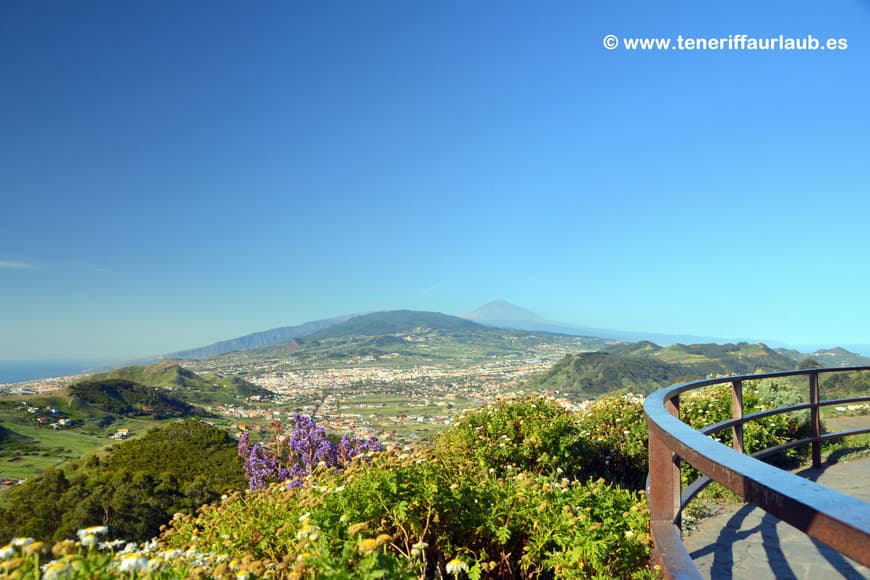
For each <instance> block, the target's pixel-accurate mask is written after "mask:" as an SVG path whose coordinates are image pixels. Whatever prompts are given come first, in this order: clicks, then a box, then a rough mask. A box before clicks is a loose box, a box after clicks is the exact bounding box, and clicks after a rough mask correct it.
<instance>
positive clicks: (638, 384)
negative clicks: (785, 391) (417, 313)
mask: <svg viewBox="0 0 870 580" xmlns="http://www.w3.org/2000/svg"><path fill="white" fill-rule="evenodd" d="M796 366H797V365H796V362H795V361H794V360H793V359H791V358H789V357H787V356H785V355H783V354H782V353H780V352H777V351H775V350H773V349H771V348H769V347H767V346H766V345H764V344H749V343H744V342H741V343H737V344H692V345H685V344H675V345H671V346H668V347H661V346H658V345H656V344H653V343H651V342H647V341H643V342H636V343H628V344H616V345H612V346H608V347H606V348H604V349H603V350H602V352H597V353H581V354H574V355H567V356H565V357H564V358H563V359H562V360H561V361H559V362H558V363H557V364H556V365H555V366H553V368H551V369H550V370H549V371H548V372H546V373H545V374H543V375H541V376H539V377H536V378H535V379H533V380H532V381H530V382H529V386H530V387H532V388H534V389H547V390H558V391H562V392H566V393H576V394H583V395H585V396H589V397H592V396H596V395H599V394H601V393H607V392H610V391H617V390H622V391H633V392H642V393H648V392H651V391H653V390H655V389H659V388H662V387H665V386H667V385H668V384H671V383H676V382H680V381H683V380H691V379H700V378H703V377H705V376H707V375H711V374H716V375H722V374H730V373H736V374H752V373H756V372H764V371H785V370H792V369H794V368H795V367H796Z"/></svg>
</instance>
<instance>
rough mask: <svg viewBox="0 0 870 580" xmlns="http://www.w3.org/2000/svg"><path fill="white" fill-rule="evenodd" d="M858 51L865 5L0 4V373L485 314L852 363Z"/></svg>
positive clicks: (862, 143) (849, 1) (864, 278)
mask: <svg viewBox="0 0 870 580" xmlns="http://www.w3.org/2000/svg"><path fill="white" fill-rule="evenodd" d="M810 35H811V37H812V38H813V39H814V40H815V39H820V41H821V43H822V46H823V48H822V49H819V50H809V49H804V50H785V49H783V50H744V49H742V48H740V46H741V45H742V44H745V42H744V41H745V40H746V38H751V39H755V38H779V37H781V36H782V37H790V38H791V37H794V38H802V39H807V38H809V37H810ZM654 37H655V38H662V39H667V40H668V41H669V42H670V41H673V42H674V43H676V42H677V40H678V39H680V42H681V43H683V44H685V42H684V40H685V38H688V39H690V40H691V42H690V43H689V44H690V45H691V46H697V45H699V44H700V41H701V40H703V43H704V45H705V46H706V45H707V44H709V43H708V40H710V41H714V42H713V44H715V45H716V46H717V48H713V49H709V50H708V49H706V48H705V49H703V50H694V49H688V50H684V49H683V48H684V47H683V44H681V45H680V46H677V45H676V44H675V45H673V46H670V47H669V49H667V50H632V49H631V48H630V47H629V43H630V42H633V39H638V38H654ZM868 38H870V5H868V4H867V3H866V2H862V1H860V0H846V1H844V2H841V3H838V4H836V5H827V4H819V3H817V2H811V1H809V0H800V1H797V2H792V1H788V2H787V1H785V0H775V1H773V2H765V3H762V4H759V3H757V2H751V1H750V0H738V1H736V2H731V3H728V4H716V5H703V4H698V3H689V2H679V3H672V4H669V5H660V4H650V3H644V2H637V1H625V0H617V1H615V2H610V3H606V4H600V3H599V4H595V5H591V6H590V5H582V4H578V3H575V2H556V3H553V4H548V5H547V6H546V7H542V6H539V5H533V4H530V3H529V4H524V3H510V4H505V3H495V2H480V3H474V4H468V3H463V2H451V1H448V2H439V3H435V4H418V3H403V2H396V1H389V0H387V1H383V2H376V3H365V4H351V5H332V4H321V3H314V4H308V3H277V2H274V3H273V2H266V3H257V4H254V5H246V4H239V3H234V2H226V1H216V2H210V3H208V4H207V5H206V4H196V3H174V2H168V1H165V0H161V1H157V2H151V3H147V4H143V3H139V2H124V1H122V2H115V1H112V2H109V1H107V0H97V1H95V2H90V3H87V4H79V3H75V4H74V3H48V2H42V1H35V2H12V3H3V4H2V5H0V51H2V54H4V55H6V56H7V58H5V59H0V75H2V78H3V79H4V91H3V93H2V95H0V104H2V106H0V126H3V127H4V131H2V132H0V191H2V192H3V193H2V202H3V203H2V208H3V209H2V211H0V359H6V360H24V359H29V360H33V359H39V360H45V359H57V358H73V359H78V358H89V359H90V358H96V359H115V360H117V359H122V358H123V359H130V358H137V357H148V356H153V355H157V354H163V353H167V352H174V351H178V350H182V349H188V348H194V347H198V346H203V345H206V344H210V343H213V342H216V341H220V340H226V339H229V338H233V337H238V336H242V335H245V334H249V333H253V332H257V331H261V330H265V329H268V328H274V327H276V326H283V325H286V324H299V323H303V322H306V321H310V320H318V319H324V318H329V317H332V316H338V315H343V314H348V313H354V312H370V311H377V310H392V309H399V308H407V309H413V310H428V311H438V312H444V313H448V314H455V313H461V312H467V311H468V310H470V309H473V308H476V307H477V306H479V305H481V304H484V303H486V302H487V301H489V300H492V299H493V298H494V297H498V296H507V297H509V299H510V300H511V301H512V302H514V303H516V304H518V305H521V306H523V307H525V308H529V309H531V310H533V311H535V312H536V313H537V314H539V315H540V316H541V317H543V318H545V319H548V320H553V321H557V322H560V323H564V324H571V325H577V326H587V327H592V328H602V329H615V330H631V331H646V332H656V333H663V334H684V335H696V336H713V337H722V338H723V340H731V337H756V338H755V339H756V340H762V341H777V342H781V343H785V344H789V345H797V346H798V347H800V345H828V346H837V345H843V346H846V345H868V344H870V336H868V332H867V329H868V328H870V309H868V308H867V305H866V296H867V293H868V292H867V291H868V289H870V266H868V265H867V260H866V250H867V248H868V243H867V235H866V230H867V216H868V215H870V195H868V194H870V192H868V189H867V188H868V184H870V165H868V164H867V159H870V141H868V139H867V135H868V134H870V115H868V114H867V103H868V102H870V43H868V42H867V39H868ZM612 40H615V41H616V44H615V45H614V44H610V43H611V41H612ZM829 40H830V41H833V43H828V41H829ZM719 45H722V46H719Z"/></svg>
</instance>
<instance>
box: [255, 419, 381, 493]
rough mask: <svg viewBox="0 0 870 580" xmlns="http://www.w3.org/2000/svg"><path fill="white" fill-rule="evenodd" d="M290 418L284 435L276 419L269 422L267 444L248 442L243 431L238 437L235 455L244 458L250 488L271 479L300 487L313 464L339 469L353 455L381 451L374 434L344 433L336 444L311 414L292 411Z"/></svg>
mask: <svg viewBox="0 0 870 580" xmlns="http://www.w3.org/2000/svg"><path fill="white" fill-rule="evenodd" d="M293 422H294V429H293V432H292V433H291V434H290V436H289V437H286V436H285V435H284V431H283V429H282V427H281V424H280V423H278V422H277V421H275V422H273V427H274V429H275V435H274V436H273V438H272V447H271V448H267V447H265V446H263V445H260V444H255V445H253V446H251V444H250V440H249V437H248V434H247V433H244V434H243V435H242V437H241V438H240V439H239V456H240V457H242V458H243V459H244V460H245V475H246V476H247V478H248V485H249V486H250V488H251V489H252V490H257V489H264V488H265V487H267V486H268V485H269V483H270V482H273V481H277V482H281V481H286V482H287V486H288V487H290V488H294V487H302V485H303V484H304V481H305V477H306V476H307V475H309V474H310V473H311V472H312V471H314V468H315V467H318V466H321V465H323V466H326V467H327V468H330V469H335V470H340V469H343V468H344V467H345V466H347V465H350V464H351V462H353V461H354V459H355V458H357V457H364V456H366V455H367V454H368V453H370V452H377V451H381V443H380V441H378V438H377V437H374V436H371V437H367V438H363V437H355V436H348V435H345V436H343V437H342V438H341V441H340V442H339V444H338V445H337V446H336V445H334V444H333V443H331V442H330V441H329V438H328V437H327V436H326V431H325V430H324V429H323V428H322V427H318V426H317V425H316V424H315V423H314V421H313V420H312V419H311V417H306V416H305V415H300V414H299V413H296V414H294V415H293Z"/></svg>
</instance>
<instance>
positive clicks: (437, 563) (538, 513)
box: [163, 399, 649, 578]
mask: <svg viewBox="0 0 870 580" xmlns="http://www.w3.org/2000/svg"><path fill="white" fill-rule="evenodd" d="M588 463H589V458H588V453H587V452H586V450H585V445H584V444H583V441H582V436H581V434H580V428H579V426H578V425H577V424H576V422H575V420H574V417H573V416H572V415H571V414H570V413H569V412H568V411H566V410H564V409H562V408H561V407H559V406H558V405H556V404H554V403H550V402H547V401H545V400H542V399H526V400H521V401H515V402H510V403H505V404H502V405H499V406H497V407H494V408H488V409H482V410H480V411H477V412H475V413H471V414H469V415H468V416H466V417H465V418H464V419H463V420H462V421H460V423H459V425H458V426H457V427H455V428H454V429H452V430H450V431H448V432H447V433H446V434H445V435H443V436H442V437H440V438H439V439H438V440H437V441H436V442H435V443H434V445H432V446H429V447H424V448H421V449H419V450H417V451H415V452H413V453H401V452H396V451H387V452H383V453H378V454H375V455H373V456H372V457H371V459H370V461H369V462H352V463H351V464H350V466H349V467H347V468H346V469H345V470H344V471H341V472H337V471H335V470H334V469H330V468H327V467H320V468H315V469H314V470H313V471H312V472H311V473H309V474H308V475H307V476H306V477H305V480H304V483H305V485H303V486H300V487H294V488H288V486H287V485H285V484H277V485H273V486H271V487H269V488H268V489H267V490H263V491H259V492H248V493H236V494H234V495H233V496H231V497H230V498H228V499H227V500H225V501H224V502H223V503H221V504H220V505H217V506H207V507H204V508H203V509H202V510H201V511H200V513H199V514H198V515H197V516H196V517H191V516H179V517H176V518H175V519H174V520H173V522H172V524H171V526H170V528H169V529H168V530H167V531H166V532H165V534H164V536H163V542H164V543H165V545H166V547H167V548H176V549H179V550H186V549H190V548H191V547H196V548H197V549H199V550H202V551H206V552H209V551H215V552H217V551H220V552H222V553H226V554H228V555H229V556H230V557H231V558H236V559H238V560H240V561H242V560H244V561H246V562H248V563H249V569H250V570H252V571H254V572H258V571H260V572H262V571H265V570H266V569H267V566H269V565H273V566H277V568H276V570H278V571H281V572H282V573H285V574H287V575H288V576H291V577H319V576H324V577H330V576H337V577H348V578H349V577H376V576H378V575H389V576H390V577H408V578H414V577H420V576H427V577H437V576H439V575H440V576H442V577H447V575H449V574H451V573H452V574H453V575H455V576H456V577H459V576H460V572H464V573H466V574H467V575H468V576H469V577H472V578H478V577H490V578H503V577H538V576H543V577H560V578H572V577H573V578H588V577H590V576H595V575H603V576H606V577H631V576H637V575H639V576H647V575H648V574H649V573H648V571H647V569H646V566H647V558H648V547H647V543H648V536H647V523H648V519H647V517H648V516H647V508H646V501H645V498H644V496H643V494H642V493H639V492H637V491H634V490H628V489H622V488H620V487H618V486H615V485H612V484H610V483H608V482H607V481H605V480H604V479H590V478H589V474H588V473H586V471H585V470H586V466H587V464H588ZM292 575H295V576H292Z"/></svg>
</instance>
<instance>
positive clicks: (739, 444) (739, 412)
mask: <svg viewBox="0 0 870 580" xmlns="http://www.w3.org/2000/svg"><path fill="white" fill-rule="evenodd" d="M731 418H732V419H742V418H743V381H732V382H731ZM731 436H732V437H731V438H732V440H733V445H734V449H735V450H736V451H739V452H740V453H745V449H744V448H743V423H739V424H737V425H734V426H733V427H731Z"/></svg>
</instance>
